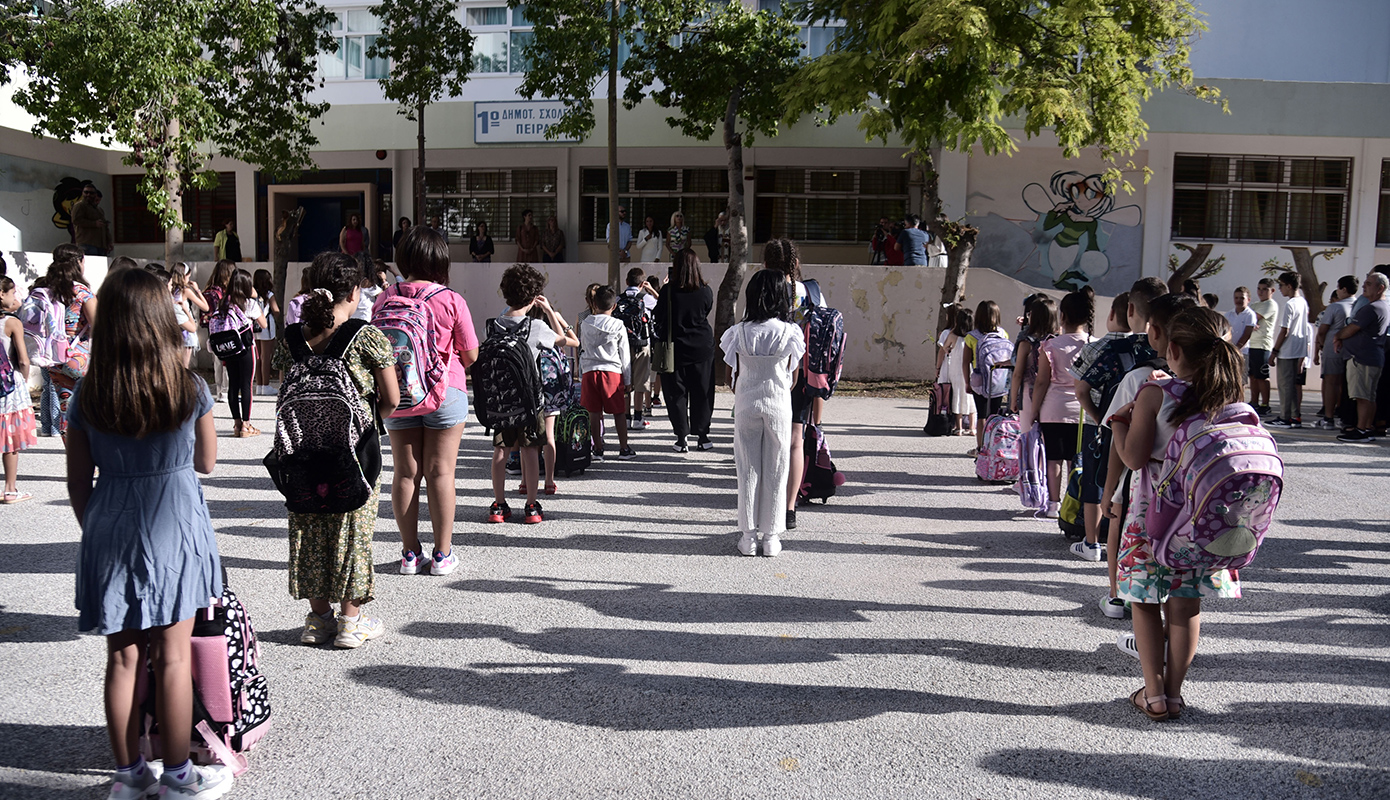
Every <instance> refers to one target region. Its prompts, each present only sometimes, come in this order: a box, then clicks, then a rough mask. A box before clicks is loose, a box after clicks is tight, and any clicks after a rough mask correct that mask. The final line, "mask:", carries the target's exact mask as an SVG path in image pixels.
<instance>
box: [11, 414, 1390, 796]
mask: <svg viewBox="0 0 1390 800" xmlns="http://www.w3.org/2000/svg"><path fill="white" fill-rule="evenodd" d="M728 401H729V398H728V396H727V395H720V405H721V407H722V408H723V410H721V411H720V412H719V413H718V420H717V426H716V430H715V437H714V438H715V442H716V443H717V444H718V447H717V449H715V450H714V451H713V452H710V453H691V454H689V455H687V456H678V455H676V454H674V453H672V452H671V451H670V448H669V441H670V437H669V434H668V433H666V432H665V431H666V427H665V422H664V420H661V421H659V422H658V424H657V425H655V426H654V427H653V428H652V431H651V432H648V433H644V434H641V435H637V436H635V439H636V441H637V448H638V452H639V454H640V456H641V457H640V458H639V459H638V460H636V461H633V462H630V463H617V464H605V465H602V466H600V467H598V468H596V469H595V470H593V471H592V472H591V473H590V475H588V476H587V477H584V478H575V479H573V480H568V481H563V482H562V490H563V494H562V495H560V496H559V497H558V498H555V499H553V500H552V501H551V502H549V503H548V504H547V512H548V514H549V516H550V520H549V521H547V522H546V523H545V524H543V525H539V526H522V525H517V524H511V525H500V526H486V525H482V524H479V523H477V522H476V521H477V520H479V519H480V518H481V516H482V512H483V509H484V507H485V506H486V503H487V499H486V498H485V494H486V492H485V490H484V486H485V476H486V472H485V470H486V466H485V464H486V461H485V459H486V457H487V453H486V450H485V447H486V442H485V441H484V440H483V438H482V436H481V434H480V433H479V432H478V431H470V432H469V433H468V434H467V435H466V436H465V438H464V445H463V453H462V455H461V457H460V459H459V472H458V475H459V480H458V487H459V494H460V497H461V498H462V501H463V502H462V505H461V506H460V509H459V513H458V519H459V520H460V521H459V522H458V523H457V528H456V529H457V531H458V533H459V536H458V538H457V539H456V542H457V546H459V547H460V552H461V553H462V554H463V556H464V561H465V564H464V566H463V567H462V568H461V569H460V571H459V572H457V573H455V574H454V575H451V576H449V577H447V578H432V577H429V576H412V577H402V576H400V575H398V574H395V559H396V558H397V555H398V545H399V541H398V539H397V535H396V533H395V525H394V522H393V521H392V519H391V514H390V508H389V503H387V502H383V503H382V514H381V521H380V523H379V527H378V535H377V546H376V557H377V562H378V564H379V568H378V578H377V585H376V590H377V597H378V600H377V602H375V603H373V604H372V606H371V609H372V611H373V612H375V613H376V614H378V615H380V616H381V617H383V618H384V619H385V621H386V624H387V625H388V626H389V632H388V633H387V635H386V637H385V638H383V639H382V640H379V641H376V642H372V643H370V644H369V645H368V646H366V647H364V648H363V649H361V650H358V651H355V652H335V651H333V650H330V649H317V648H308V647H303V646H300V645H298V644H297V643H296V641H297V636H298V632H299V626H300V624H301V621H302V619H303V614H304V611H305V608H304V606H303V605H302V604H299V603H295V602H292V601H291V600H290V598H289V597H288V595H287V593H286V589H285V570H284V562H285V558H286V544H285V535H284V516H283V511H282V506H281V504H280V503H279V501H278V499H277V496H276V495H275V494H274V493H273V491H272V489H271V487H270V484H269V481H268V479H267V478H266V476H265V473H264V472H263V471H262V469H261V468H260V466H259V461H260V457H261V456H262V454H263V453H264V451H265V449H266V448H267V446H268V442H267V440H266V439H265V438H262V439H257V440H232V439H223V440H222V442H221V454H220V455H221V457H220V459H219V463H218V468H217V471H216V474H215V475H213V476H212V477H210V478H208V479H206V480H205V481H204V486H205V487H206V491H207V496H208V501H209V505H210V507H211V509H212V515H213V518H214V522H215V524H216V526H217V528H218V531H219V540H220V546H221V549H222V554H223V560H224V562H225V563H226V565H227V566H228V567H229V568H230V571H231V577H232V581H233V585H234V587H235V588H236V589H237V591H238V592H239V593H240V594H241V596H242V597H243V598H244V599H245V600H246V602H247V603H248V605H249V607H250V609H251V612H252V615H253V618H254V620H255V622H256V624H257V626H258V627H259V629H260V632H261V642H262V647H263V662H264V665H265V669H266V671H267V673H268V675H269V678H270V681H271V689H272V693H273V694H272V699H273V703H274V713H275V717H274V725H275V727H274V730H273V731H272V733H271V735H270V736H269V737H267V738H266V739H265V741H264V744H263V745H262V746H261V747H260V748H259V749H258V750H256V751H255V752H254V754H253V761H252V765H253V766H252V769H251V771H250V772H248V773H247V774H246V775H245V776H244V778H243V779H242V780H241V781H240V782H239V785H238V787H237V788H236V790H235V792H234V794H233V797H236V798H246V799H247V800H249V799H250V798H267V799H270V798H285V797H305V798H336V797H384V798H396V797H400V798H436V797H438V798H446V797H470V798H535V797H572V798H588V797H636V798H644V800H645V798H688V797H700V798H704V797H750V798H752V797H758V798H762V797H768V796H773V795H776V796H784V797H818V798H849V797H862V798H919V797H943V798H957V797H960V798H1009V797H1017V798H1032V797H1042V796H1048V797H1066V798H1072V797H1077V798H1081V797H1088V798H1090V797H1095V798H1098V797H1106V798H1110V797H1143V798H1170V797H1179V796H1197V797H1230V798H1253V797H1271V798H1286V797H1293V798H1303V797H1308V798H1331V797H1337V798H1341V797H1366V798H1373V797H1380V798H1383V797H1386V796H1390V771H1388V770H1387V768H1388V767H1390V713H1387V707H1390V626H1387V625H1386V622H1387V616H1390V594H1387V588H1386V587H1387V585H1388V584H1390V522H1387V517H1390V513H1387V512H1390V501H1387V499H1386V479H1387V477H1390V458H1387V456H1390V449H1387V448H1385V447H1381V446H1346V445H1339V444H1337V443H1335V442H1334V441H1332V438H1331V435H1330V434H1325V433H1321V432H1311V431H1308V432H1301V433H1293V434H1280V439H1281V441H1282V442H1283V443H1284V455H1285V457H1286V458H1287V463H1288V478H1289V480H1288V487H1287V489H1286V495H1285V498H1284V503H1283V505H1282V507H1281V509H1280V518H1281V519H1280V522H1281V524H1280V526H1279V529H1278V531H1277V533H1276V534H1275V537H1274V538H1273V539H1272V540H1271V541H1270V542H1269V543H1268V544H1267V545H1266V548H1265V550H1264V551H1263V552H1262V553H1261V557H1260V560H1259V562H1258V563H1257V567H1256V568H1254V569H1251V570H1249V571H1248V572H1247V573H1246V582H1245V599H1243V600H1238V601H1237V600H1227V601H1215V602H1211V603H1210V604H1209V605H1208V607H1207V610H1206V613H1205V614H1204V615H1203V619H1204V621H1205V626H1204V633H1205V637H1204V638H1203V640H1202V645H1201V649H1200V653H1199V655H1198V657H1197V661H1196V663H1195V665H1194V667H1193V671H1192V674H1191V682H1190V683H1189V685H1188V688H1187V690H1186V692H1185V693H1186V695H1187V699H1188V701H1189V703H1190V705H1191V707H1190V709H1189V711H1188V713H1187V714H1186V715H1185V716H1184V719H1183V721H1182V722H1180V723H1167V724H1155V723H1152V722H1150V721H1148V720H1147V719H1146V718H1144V717H1143V716H1142V715H1140V714H1139V713H1138V712H1137V711H1135V710H1134V709H1132V708H1130V707H1128V706H1127V705H1126V702H1125V697H1126V696H1127V695H1128V694H1129V692H1131V691H1133V690H1134V689H1135V688H1137V687H1138V686H1139V685H1140V677H1139V668H1138V662H1136V661H1134V660H1132V659H1130V658H1128V657H1127V656H1125V655H1122V654H1121V653H1120V652H1118V651H1117V650H1116V649H1115V647H1114V645H1113V641H1114V639H1115V635H1116V634H1117V633H1118V632H1120V631H1122V630H1126V629H1127V627H1128V624H1129V623H1128V622H1127V621H1125V622H1120V621H1112V620H1107V619H1105V618H1103V617H1102V616H1101V615H1100V613H1099V612H1098V610H1097V608H1096V600H1097V597H1098V596H1099V594H1100V591H1101V588H1100V587H1101V584H1102V580H1103V577H1102V576H1103V569H1102V568H1100V567H1098V566H1096V565H1092V564H1087V563H1083V562H1080V561H1078V560H1076V559H1075V558H1073V557H1072V556H1070V555H1069V554H1068V553H1067V552H1066V551H1065V546H1064V542H1063V540H1062V537H1061V536H1059V535H1058V534H1057V532H1056V528H1055V525H1054V524H1053V523H1051V522H1047V521H1041V520H1033V519H1030V518H1027V517H1024V516H1022V515H1021V514H1020V513H1019V506H1018V503H1017V500H1016V498H1015V496H1014V495H1012V494H1011V493H1010V492H1009V491H1007V490H1004V489H1001V488H997V487H992V486H984V485H981V484H979V483H977V482H976V481H975V479H974V477H973V473H972V471H971V462H970V461H969V460H968V459H966V458H963V457H962V456H961V453H962V452H963V451H964V450H965V449H966V448H967V447H968V446H969V445H968V444H966V442H965V440H963V439H956V438H944V439H927V438H924V437H922V436H921V435H920V433H919V431H920V426H921V423H922V418H923V412H922V410H921V408H922V403H921V402H920V401H904V400H874V399H855V400H839V401H836V402H834V403H833V404H832V406H831V412H832V416H833V419H834V422H833V424H831V425H829V426H828V428H827V435H828V436H829V439H830V443H831V446H832V449H833V451H834V453H835V456H836V460H837V462H838V464H839V466H840V468H841V469H842V470H843V471H845V472H846V473H847V474H848V476H849V483H848V484H847V485H846V486H845V487H844V488H843V489H842V492H841V495H840V496H837V497H836V498H834V500H832V502H831V503H830V505H828V506H827V507H825V508H824V509H821V508H820V507H817V508H815V509H814V510H810V511H804V512H802V514H801V527H800V530H798V531H796V532H795V533H794V534H791V535H789V536H788V537H787V539H786V551H785V552H784V553H783V555H782V556H781V557H780V558H777V559H763V558H756V559H752V558H742V557H739V556H737V555H736V554H735V550H734V542H735V535H734V533H733V524H732V520H733V514H734V499H733V492H732V489H733V484H734V471H733V462H732V457H731V453H730V444H729V442H730V436H731V421H730V419H729V414H728V411H727V404H728ZM269 412H270V406H269V405H268V404H260V405H258V407H257V416H258V417H262V418H264V417H268V415H269ZM219 414H221V415H223V416H225V406H223V407H220V408H219ZM219 424H220V426H221V427H222V428H223V429H224V430H225V429H227V428H229V427H230V425H229V423H228V422H227V421H226V420H225V419H223V420H221V421H220V423H219ZM263 427H265V428H266V429H270V427H271V426H270V425H269V424H265V425H263ZM42 441H43V444H42V445H41V446H40V448H39V449H38V451H37V452H32V451H31V453H26V454H25V455H24V456H23V458H22V460H21V467H22V470H23V475H24V478H23V486H24V487H25V488H27V489H29V490H31V491H33V492H34V493H35V495H36V499H35V500H34V501H33V502H30V503H27V504H24V505H20V506H16V507H14V508H11V509H4V510H2V511H0V603H3V606H0V686H3V687H4V693H3V697H4V698H5V702H3V703H0V797H6V798H8V797H25V798H57V797H64V798H66V797H79V798H97V797H101V796H104V795H103V789H102V788H101V786H102V784H103V783H104V781H105V780H106V774H107V773H106V770H108V769H109V768H110V763H109V761H110V756H109V751H108V749H107V745H106V740H105V734H104V729H103V717H102V706H101V699H100V698H101V694H100V690H101V663H102V653H103V645H102V642H101V640H100V639H97V638H94V637H85V636H78V635H77V633H76V619H75V615H74V612H73V610H72V595H73V579H72V564H73V561H74V559H75V558H76V552H77V539H78V531H77V526H76V524H75V523H74V521H73V519H72V516H71V514H70V512H69V511H68V509H67V505H66V498H65V495H64V487H63V483H62V478H61V474H62V460H61V451H60V449H59V445H58V443H57V441H56V440H53V439H45V440H42Z"/></svg>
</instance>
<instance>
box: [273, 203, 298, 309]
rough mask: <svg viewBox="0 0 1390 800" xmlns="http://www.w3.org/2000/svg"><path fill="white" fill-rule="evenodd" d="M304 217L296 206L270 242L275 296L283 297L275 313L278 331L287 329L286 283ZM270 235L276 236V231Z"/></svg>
mask: <svg viewBox="0 0 1390 800" xmlns="http://www.w3.org/2000/svg"><path fill="white" fill-rule="evenodd" d="M303 218H304V211H303V209H301V208H296V209H295V210H293V211H291V212H290V218H289V220H288V221H286V223H285V230H284V231H283V232H282V233H281V234H280V235H279V236H278V237H276V238H275V240H274V241H273V242H271V243H270V244H271V248H272V252H271V258H272V272H271V279H272V280H273V281H274V282H275V296H276V297H279V298H282V300H281V302H280V303H279V304H278V305H279V306H280V312H279V313H278V314H276V315H275V330H277V331H283V330H285V307H286V306H287V305H288V304H289V303H288V300H289V298H287V297H286V296H285V284H286V283H287V282H288V280H289V272H290V246H291V245H292V244H293V243H294V237H295V236H297V235H299V221H300V220H301V219H303ZM276 227H277V228H278V227H279V226H278V225H277V226H276ZM270 235H271V236H272V237H275V233H274V232H272V233H271V234H270Z"/></svg>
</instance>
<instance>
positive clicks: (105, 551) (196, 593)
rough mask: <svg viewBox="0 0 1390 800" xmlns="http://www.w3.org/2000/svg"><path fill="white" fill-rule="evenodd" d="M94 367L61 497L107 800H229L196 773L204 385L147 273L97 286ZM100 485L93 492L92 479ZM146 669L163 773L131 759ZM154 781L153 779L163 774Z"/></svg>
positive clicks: (208, 443)
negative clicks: (71, 531)
mask: <svg viewBox="0 0 1390 800" xmlns="http://www.w3.org/2000/svg"><path fill="white" fill-rule="evenodd" d="M98 297H99V301H100V303H101V305H102V309H103V311H104V313H103V314H101V315H100V316H98V317H97V318H96V325H95V327H94V329H93V332H92V357H91V366H90V368H89V370H88V372H87V374H86V377H84V378H83V380H82V381H81V382H80V383H79V384H78V386H77V387H76V389H75V394H74V397H73V401H72V402H71V404H70V410H69V412H68V413H69V419H68V440H67V465H68V497H69V498H70V499H71V501H72V510H73V513H74V514H76V515H77V521H78V523H79V524H80V525H81V526H82V545H81V550H80V551H79V554H78V562H77V611H78V628H79V629H80V630H82V631H95V632H96V633H99V634H101V635H103V636H105V637H106V644H107V659H106V686H105V696H106V727H107V734H108V736H109V737H110V740H111V749H112V751H113V755H114V756H115V760H116V766H117V771H116V777H115V781H114V784H113V786H112V788H111V794H110V797H112V798H117V800H120V799H121V798H129V799H130V800H135V799H136V798H139V797H143V796H147V795H151V794H154V793H155V792H157V791H159V790H160V789H161V788H162V789H163V791H164V796H165V797H194V798H216V797H221V796H223V795H225V794H226V793H227V792H228V791H229V790H230V789H231V784H232V773H231V771H230V770H228V769H226V768H225V767H195V766H194V765H193V763H192V762H191V761H190V760H189V758H188V750H189V748H188V744H189V736H190V734H191V730H190V729H191V727H192V724H193V679H192V676H191V674H190V637H191V634H192V631H193V617H194V614H196V613H197V612H198V610H199V609H202V608H205V607H207V606H208V604H209V602H210V601H211V599H212V598H213V597H216V596H220V595H221V594H222V578H221V574H222V573H221V564H220V562H219V561H218V556H217V542H216V540H215V539H214V536H213V531H212V522H211V520H210V519H209V517H208V508H207V503H206V502H205V501H204V499H203V490H202V487H201V485H200V484H199V483H198V476H197V475H196V474H195V471H196V472H201V473H203V474H208V473H210V472H212V468H213V465H214V464H216V462H217V432H216V430H215V429H214V428H213V422H212V407H213V401H212V396H211V394H210V393H209V392H208V387H207V384H205V383H204V382H203V380H202V379H201V378H199V377H197V376H196V375H194V374H193V373H192V372H190V371H189V370H188V369H187V368H185V367H184V365H183V338H182V337H181V336H180V335H179V328H178V324H177V323H176V322H175V321H174V307H173V304H171V303H170V302H169V288H168V286H167V285H166V284H165V283H164V282H163V281H161V280H159V278H157V277H155V276H154V275H151V274H150V273H148V272H145V271H144V270H135V269H129V270H123V271H121V272H118V273H115V274H113V275H110V276H108V277H107V279H106V282H105V284H104V285H103V286H102V287H101V292H100V294H99V295H98ZM97 469H100V470H101V473H100V475H101V476H100V477H99V478H97V479H96V482H95V485H93V475H94V474H95V472H96V470H97ZM147 652H148V654H149V657H150V660H151V662H152V663H153V665H154V673H155V677H154V680H155V682H156V693H155V696H156V698H157V707H156V709H155V716H156V718H157V720H158V723H159V731H160V739H161V747H162V751H163V755H164V768H163V769H162V770H161V769H160V767H159V766H158V765H151V764H146V763H145V761H144V759H143V758H141V756H140V751H139V743H138V738H139V730H140V725H139V721H140V707H139V704H138V703H137V701H136V679H137V677H138V675H139V673H140V670H141V669H143V668H144V664H145V659H146V654H147ZM161 772H162V774H160V773H161Z"/></svg>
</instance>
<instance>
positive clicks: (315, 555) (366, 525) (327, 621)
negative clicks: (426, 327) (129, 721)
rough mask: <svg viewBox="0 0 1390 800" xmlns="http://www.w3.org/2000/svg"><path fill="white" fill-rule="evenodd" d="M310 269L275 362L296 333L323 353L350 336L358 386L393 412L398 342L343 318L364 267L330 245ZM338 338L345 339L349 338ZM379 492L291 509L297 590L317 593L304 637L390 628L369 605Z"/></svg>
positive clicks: (346, 356)
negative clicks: (312, 510) (332, 510)
mask: <svg viewBox="0 0 1390 800" xmlns="http://www.w3.org/2000/svg"><path fill="white" fill-rule="evenodd" d="M309 269H310V271H311V273H312V276H313V281H314V287H315V288H314V291H313V293H312V294H311V295H310V296H309V298H308V299H307V300H305V301H304V305H303V308H302V309H301V310H302V314H303V321H302V322H298V323H295V324H294V325H289V326H286V330H285V335H284V336H283V337H281V339H280V343H279V345H277V346H276V348H275V356H274V358H273V360H272V364H273V366H274V367H275V368H276V369H278V370H281V371H285V370H288V369H290V368H291V367H292V366H294V363H295V357H294V355H293V353H292V351H291V350H290V346H289V344H288V341H289V339H290V338H302V339H303V341H304V343H305V344H307V345H308V346H309V349H310V350H312V351H313V352H315V353H323V352H324V351H326V350H328V349H329V348H330V347H332V346H333V345H334V344H335V341H334V340H335V339H337V337H338V336H340V335H342V336H349V337H351V341H350V343H349V344H347V345H346V346H345V349H344V351H343V356H342V359H343V362H344V364H345V365H346V366H347V371H348V375H350V376H351V378H352V383H353V387H354V388H355V389H356V390H357V392H358V393H359V394H360V395H361V397H362V399H363V401H364V402H370V398H371V396H372V395H373V393H375V397H376V408H375V409H374V411H375V413H376V414H378V415H381V416H385V415H387V414H390V413H391V412H392V411H394V410H395V409H396V404H397V402H399V400H400V391H399V388H398V387H397V385H396V370H395V364H396V358H395V353H394V352H393V351H392V349H391V342H390V341H389V340H387V338H386V335H385V334H383V333H382V332H381V331H380V330H377V329H376V328H374V327H372V326H371V325H365V326H363V327H362V328H361V329H360V330H356V332H355V334H354V333H353V331H354V330H355V329H354V328H353V327H348V328H344V326H343V323H345V322H347V321H348V320H349V319H350V318H351V317H352V312H353V311H354V310H355V309H356V308H357V300H358V292H359V291H360V289H359V284H360V283H361V281H362V268H361V267H360V266H359V265H358V263H357V261H356V260H354V259H353V258H352V257H351V256H349V255H346V254H344V253H338V252H325V253H321V254H319V255H318V256H317V257H316V258H315V259H314V262H313V264H312V265H311V266H310V267H309ZM354 324H355V323H354ZM336 344H338V345H340V346H341V345H342V342H336ZM378 493H379V487H373V491H372V493H371V497H370V498H369V499H368V500H367V502H366V503H364V504H363V505H362V507H361V508H358V509H356V510H355V511H348V512H346V513H342V514H309V513H298V512H293V511H291V512H290V513H289V539H290V559H289V575H290V581H289V588H290V595H291V596H292V597H294V598H295V599H296V600H308V601H309V613H308V614H306V615H305V617H304V629H303V630H302V631H301V632H300V634H299V641H300V642H302V643H304V644H310V645H321V644H325V643H327V642H330V641H331V642H333V645H334V646H335V647H341V648H348V649H353V648H357V647H361V646H362V644H363V643H364V642H366V641H368V640H369V639H376V638H378V637H380V636H381V635H382V633H383V632H384V630H385V629H384V627H383V626H382V623H381V620H380V619H376V618H373V617H369V616H367V615H366V613H365V612H364V611H363V609H362V606H363V605H365V604H366V603H368V602H369V601H371V599H372V580H373V576H374V575H375V573H376V564H375V561H374V559H373V558H372V537H373V535H374V534H375V533H376V519H377V507H378V506H379V505H380V503H379V502H378V499H377V498H378ZM335 603H336V604H337V605H338V615H337V618H336V619H335V618H334V615H333V604H335Z"/></svg>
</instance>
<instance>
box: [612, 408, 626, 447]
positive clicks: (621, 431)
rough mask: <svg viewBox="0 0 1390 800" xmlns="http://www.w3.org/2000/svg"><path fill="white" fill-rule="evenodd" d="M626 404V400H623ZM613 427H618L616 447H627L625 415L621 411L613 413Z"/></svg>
mask: <svg viewBox="0 0 1390 800" xmlns="http://www.w3.org/2000/svg"><path fill="white" fill-rule="evenodd" d="M624 405H626V401H624ZM613 427H615V428H617V429H618V449H620V450H621V449H624V448H626V447H627V415H626V414H625V413H623V412H621V411H619V412H618V413H616V414H614V415H613Z"/></svg>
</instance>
